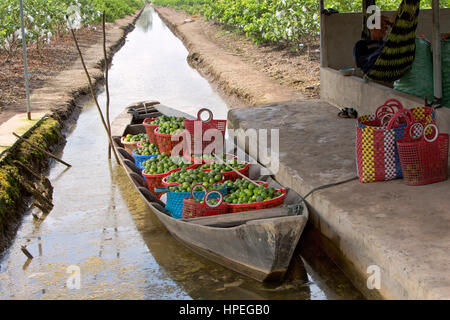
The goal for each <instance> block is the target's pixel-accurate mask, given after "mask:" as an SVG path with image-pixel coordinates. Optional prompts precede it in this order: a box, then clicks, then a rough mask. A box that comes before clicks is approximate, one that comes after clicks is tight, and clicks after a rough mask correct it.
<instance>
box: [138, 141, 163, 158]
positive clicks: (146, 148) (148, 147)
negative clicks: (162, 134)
mask: <svg viewBox="0 0 450 320" xmlns="http://www.w3.org/2000/svg"><path fill="white" fill-rule="evenodd" d="M140 145H141V146H143V148H138V149H135V150H134V153H135V154H137V155H139V156H154V155H159V149H158V147H157V146H156V145H155V144H153V143H150V142H144V143H140Z"/></svg>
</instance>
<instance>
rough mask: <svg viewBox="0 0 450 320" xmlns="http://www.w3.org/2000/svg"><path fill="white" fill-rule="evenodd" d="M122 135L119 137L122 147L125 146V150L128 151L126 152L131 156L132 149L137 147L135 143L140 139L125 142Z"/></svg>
mask: <svg viewBox="0 0 450 320" xmlns="http://www.w3.org/2000/svg"><path fill="white" fill-rule="evenodd" d="M123 138H124V137H122V138H121V139H120V143H121V144H122V145H123V147H124V148H125V150H127V151H128V153H129V154H130V156H133V150H134V149H136V148H137V145H138V143H139V142H140V141H134V142H125V141H123Z"/></svg>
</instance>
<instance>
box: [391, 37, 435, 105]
mask: <svg viewBox="0 0 450 320" xmlns="http://www.w3.org/2000/svg"><path fill="white" fill-rule="evenodd" d="M433 88H434V83H433V55H432V53H431V44H430V42H429V41H428V40H427V39H425V38H424V37H423V36H421V37H417V38H416V55H415V58H414V62H413V64H412V67H411V69H410V70H409V71H408V72H407V73H406V74H405V75H404V76H403V77H401V78H400V79H399V80H397V81H395V82H394V89H395V90H397V91H401V92H404V93H408V94H410V95H413V96H416V97H419V98H422V99H425V97H428V99H430V100H432V98H433V97H434V92H433V91H434V89H433Z"/></svg>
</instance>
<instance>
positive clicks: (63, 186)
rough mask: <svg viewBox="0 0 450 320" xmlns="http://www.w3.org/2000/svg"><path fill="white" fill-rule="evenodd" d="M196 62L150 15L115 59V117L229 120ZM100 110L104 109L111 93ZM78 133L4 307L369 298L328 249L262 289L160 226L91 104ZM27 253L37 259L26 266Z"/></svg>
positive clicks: (12, 257) (4, 281)
mask: <svg viewBox="0 0 450 320" xmlns="http://www.w3.org/2000/svg"><path fill="white" fill-rule="evenodd" d="M187 55H188V52H187V50H186V48H185V47H184V46H183V44H182V43H181V41H180V40H179V39H178V38H176V37H175V36H174V35H173V34H172V33H171V31H170V30H169V29H168V28H167V27H166V26H165V25H164V23H163V22H162V21H161V20H160V19H159V17H158V15H157V14H156V13H155V12H154V10H153V9H152V8H151V7H147V8H146V9H145V10H144V11H143V13H142V15H141V17H140V18H139V20H138V21H137V24H136V28H135V30H134V31H132V32H131V33H130V34H129V35H128V36H127V40H126V44H125V45H124V47H123V48H122V49H121V50H120V51H119V52H118V53H117V54H116V55H115V56H114V59H113V64H112V66H111V69H110V91H111V118H114V117H115V116H116V115H118V114H119V113H120V112H121V111H122V110H123V108H124V107H125V106H127V105H129V104H130V103H132V102H136V101H140V100H149V99H155V100H159V101H160V102H162V103H164V104H166V105H168V106H172V107H175V108H178V109H179V110H182V111H184V112H187V113H189V114H192V115H194V114H196V111H197V110H199V109H200V108H202V107H205V106H207V107H209V108H210V109H212V110H213V112H214V114H215V116H216V117H218V118H224V117H226V114H227V106H226V104H225V102H224V101H223V100H221V98H220V97H219V96H218V95H217V94H216V93H215V92H214V91H213V89H212V88H211V86H210V85H209V83H208V82H207V81H206V80H205V79H203V78H202V77H201V76H200V75H199V74H198V73H197V72H196V71H195V70H193V69H192V68H191V67H190V66H189V65H188V64H187V62H186V57H187ZM99 102H100V104H101V105H104V103H105V94H104V93H100V94H99ZM69 131H70V132H69V134H68V137H67V144H66V146H65V148H64V150H63V151H61V153H60V156H61V157H62V158H63V159H64V160H65V161H66V162H69V163H71V164H72V165H73V167H72V168H70V169H66V168H65V167H64V166H63V165H60V164H59V163H54V164H53V165H52V166H51V169H50V172H49V178H50V180H51V182H52V184H53V186H54V205H55V206H54V209H53V210H52V212H51V213H50V214H49V215H47V216H46V217H45V219H43V220H42V221H39V222H36V221H35V220H34V219H33V217H32V212H29V213H28V214H27V215H26V216H25V217H24V220H23V222H22V225H21V227H20V229H19V231H18V233H17V236H16V239H15V241H14V242H13V244H12V245H11V247H10V249H9V250H8V251H7V252H6V253H5V254H4V255H3V257H2V259H1V260H0V299H359V298H361V297H362V296H361V295H360V294H359V293H358V292H357V291H356V290H355V289H354V288H353V287H352V285H351V284H350V282H349V281H348V279H346V278H345V277H344V276H343V275H342V273H341V272H340V271H339V270H338V269H337V268H336V267H335V266H334V265H333V264H332V263H330V261H329V260H328V259H327V258H326V257H324V256H323V253H322V252H320V251H316V252H315V251H314V250H313V253H312V254H309V255H308V258H305V257H302V256H301V255H300V252H301V251H299V252H296V254H295V255H294V258H293V261H292V265H291V267H290V270H289V272H288V275H287V278H286V280H285V281H283V282H282V283H275V284H262V283H259V282H256V281H253V280H251V279H248V278H247V277H245V276H242V275H239V274H237V273H234V272H232V271H230V270H227V269H225V268H223V267H221V266H219V265H217V264H215V263H212V262H210V261H208V260H206V259H204V258H202V257H200V256H198V255H196V254H194V253H192V252H191V251H189V250H188V249H186V248H185V247H183V246H182V245H181V244H179V243H178V242H176V240H174V239H173V238H172V237H171V236H170V234H169V233H168V232H167V231H166V229H165V228H164V227H163V226H162V225H161V223H159V221H158V220H157V219H156V217H155V216H154V215H153V214H152V212H151V211H150V210H149V209H148V208H147V207H146V205H145V204H144V202H143V201H142V200H141V199H140V197H139V195H138V193H137V192H136V191H135V189H134V188H133V187H132V185H131V184H130V182H129V181H128V180H127V178H126V176H125V174H124V172H123V169H121V168H120V167H119V166H117V165H116V164H115V162H114V161H108V159H107V139H106V137H105V134H104V131H103V128H102V126H101V124H100V121H99V116H98V114H97V110H96V108H95V105H94V104H93V102H92V101H88V102H86V103H85V104H84V105H83V110H82V112H81V114H80V116H79V119H78V121H77V123H76V124H73V125H72V127H70V130H69ZM230 241H233V240H232V239H230ZM303 245H304V244H303ZM22 246H26V247H27V249H28V250H29V252H30V253H31V254H32V255H33V256H34V259H32V260H27V258H26V256H25V255H24V254H23V253H22V251H21V247H22ZM310 251H311V250H310ZM312 265H314V267H312Z"/></svg>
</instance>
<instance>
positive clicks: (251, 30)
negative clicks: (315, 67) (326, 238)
mask: <svg viewBox="0 0 450 320" xmlns="http://www.w3.org/2000/svg"><path fill="white" fill-rule="evenodd" d="M400 1H401V0H377V4H378V5H379V6H380V7H381V9H382V10H396V9H397V8H398V6H399V4H400ZM431 1H432V0H422V1H421V6H422V8H430V7H431ZM153 2H154V3H155V4H156V5H161V6H168V7H172V8H176V9H183V10H185V11H187V12H188V13H191V14H192V13H198V14H203V15H204V16H205V17H206V19H208V20H215V21H218V22H221V23H223V24H225V25H228V26H232V27H235V28H237V29H239V30H241V31H243V32H244V33H245V34H246V35H247V36H249V37H251V38H252V39H253V40H254V41H255V42H257V43H260V42H267V41H268V42H275V43H282V44H289V45H295V46H302V44H301V42H302V41H305V40H306V42H308V40H311V39H312V38H314V37H317V36H318V34H319V28H320V25H319V20H320V16H319V1H318V0H154V1H153ZM361 3H362V1H361V0H325V6H326V7H327V8H334V9H336V10H338V11H340V12H358V11H361ZM440 3H441V7H444V8H448V7H450V0H441V2H440Z"/></svg>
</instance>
